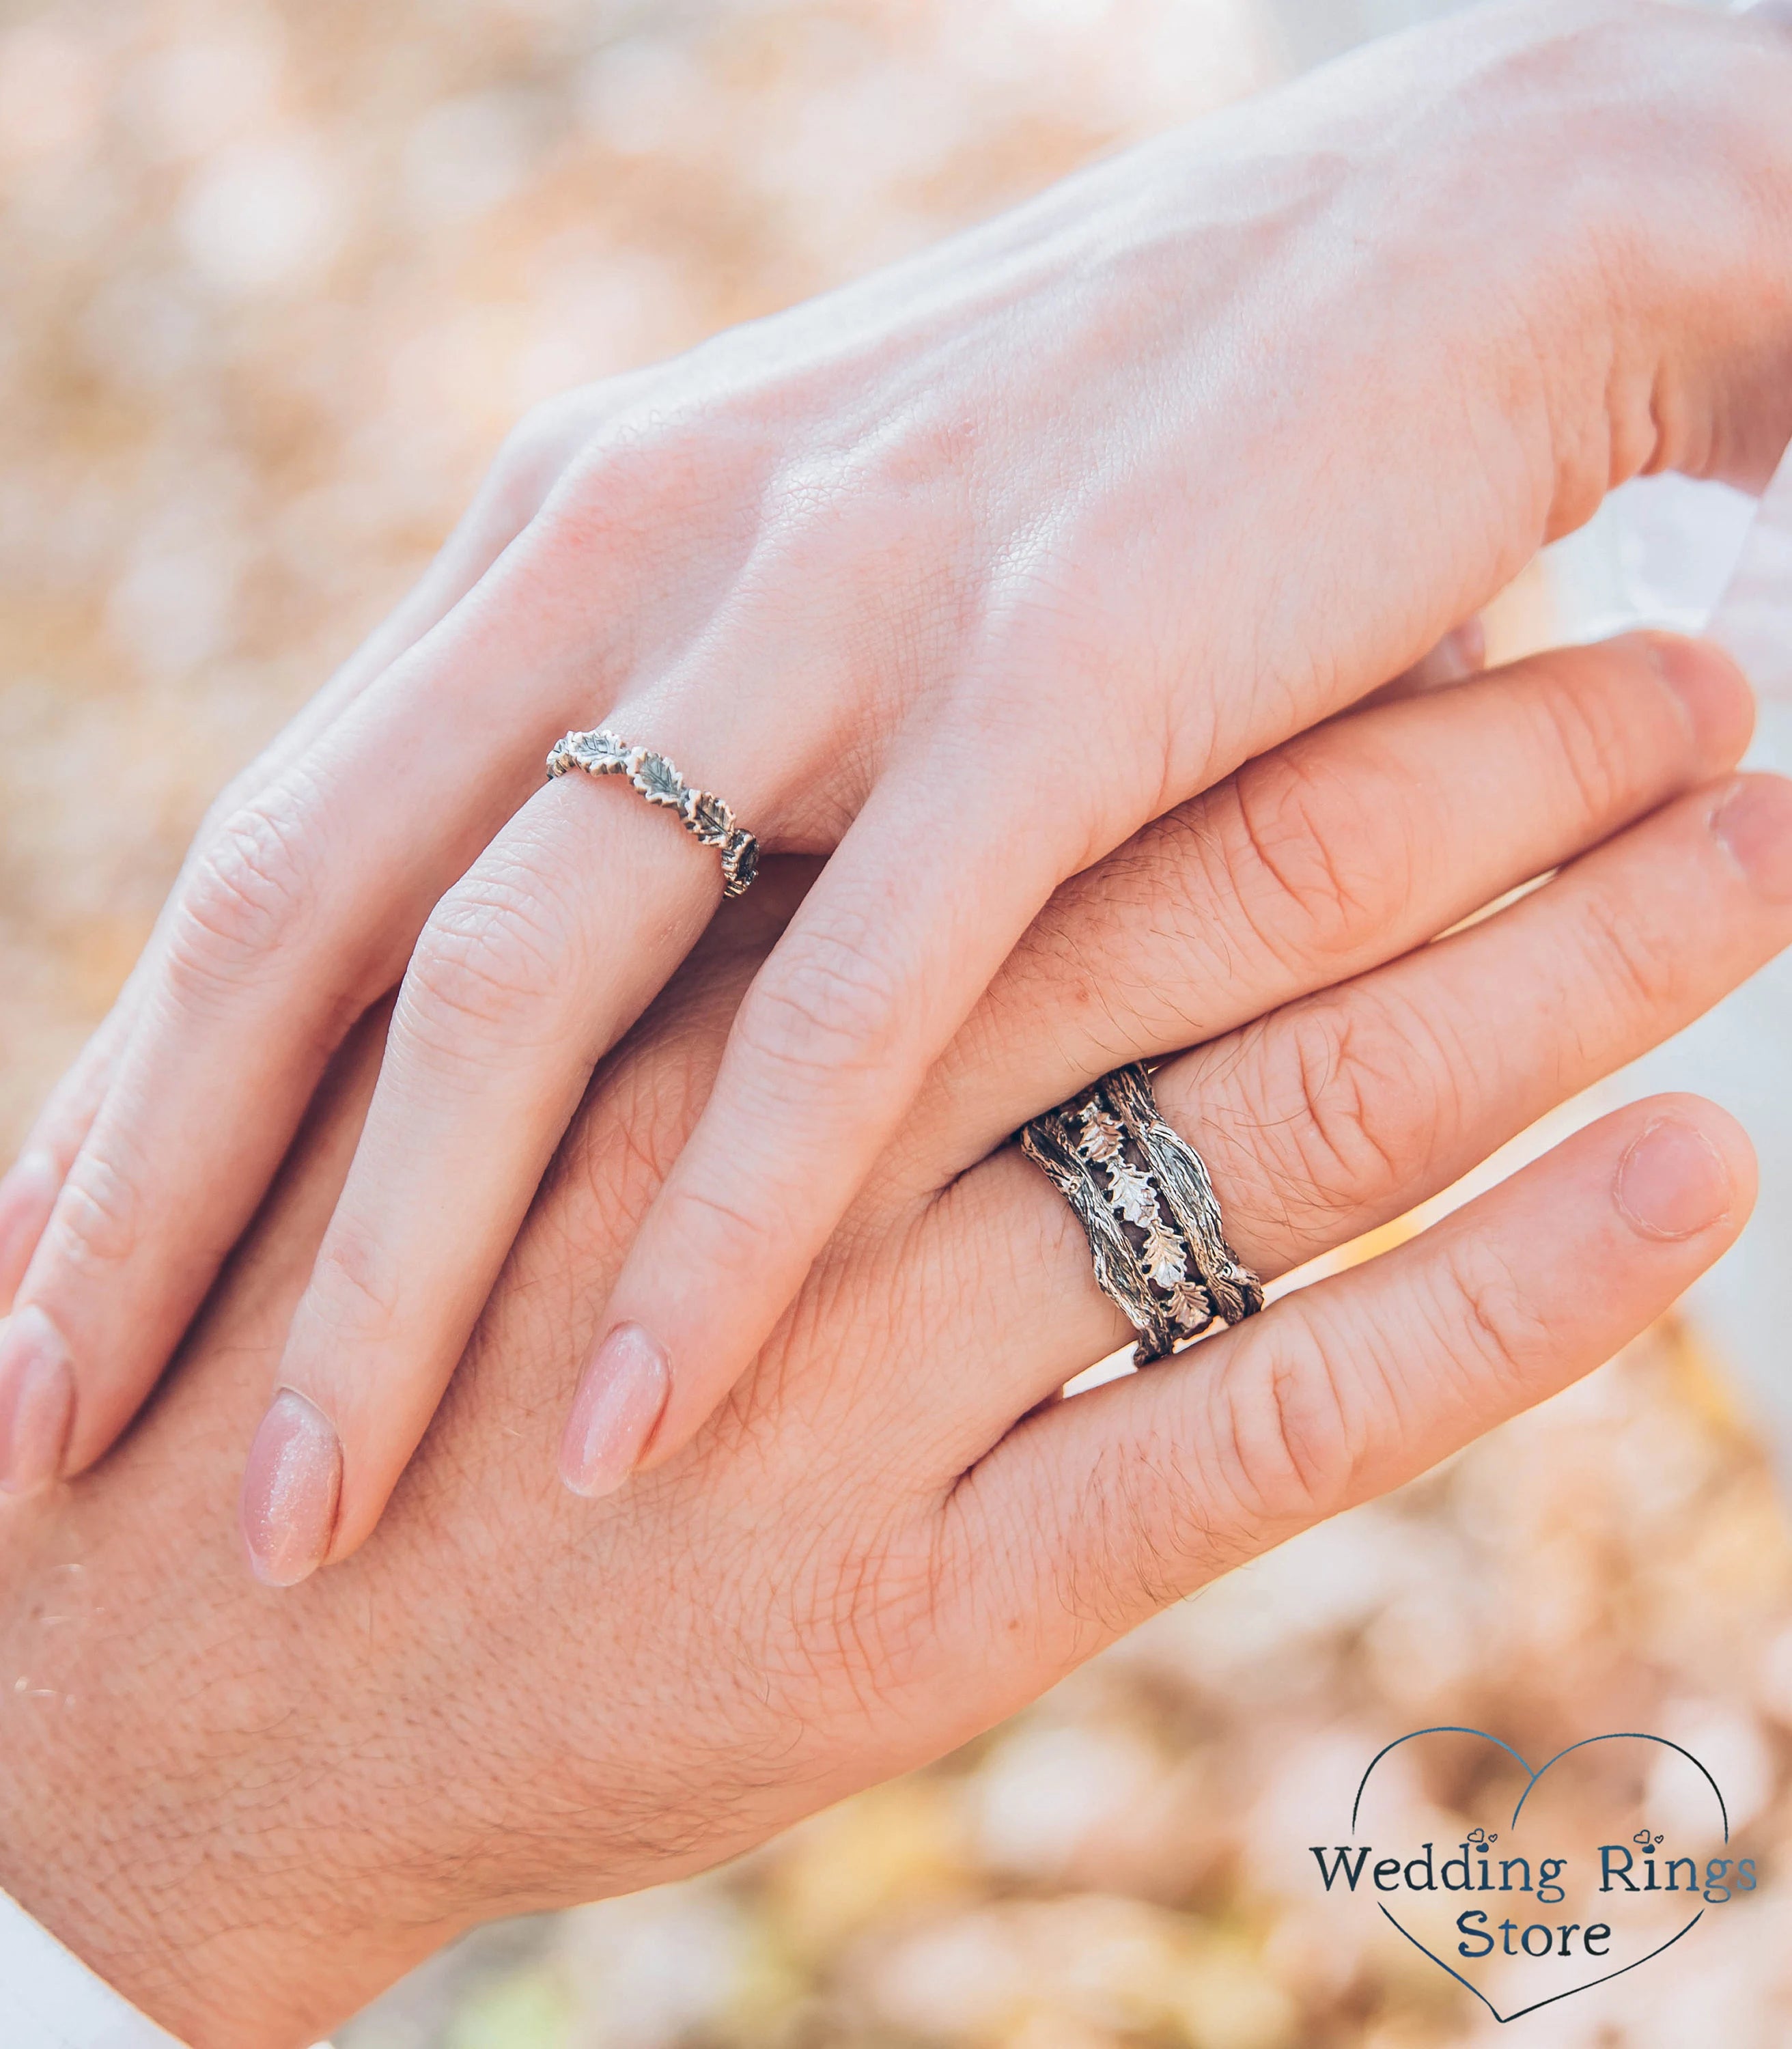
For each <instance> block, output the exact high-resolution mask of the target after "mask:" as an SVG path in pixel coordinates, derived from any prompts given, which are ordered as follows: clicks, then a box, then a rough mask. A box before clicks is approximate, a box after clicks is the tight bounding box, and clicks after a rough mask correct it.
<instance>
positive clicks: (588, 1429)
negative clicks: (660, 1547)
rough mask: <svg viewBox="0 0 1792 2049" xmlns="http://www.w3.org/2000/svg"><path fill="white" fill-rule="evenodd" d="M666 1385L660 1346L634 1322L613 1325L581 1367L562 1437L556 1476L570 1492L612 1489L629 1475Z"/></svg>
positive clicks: (668, 1373)
mask: <svg viewBox="0 0 1792 2049" xmlns="http://www.w3.org/2000/svg"><path fill="white" fill-rule="evenodd" d="M671 1384H672V1374H671V1366H670V1365H669V1364H668V1363H667V1357H666V1355H665V1353H664V1352H663V1351H661V1350H660V1348H659V1346H658V1345H657V1344H655V1343H654V1341H653V1339H651V1337H649V1336H648V1335H647V1332H645V1331H644V1330H643V1329H642V1328H641V1327H640V1325H639V1324H617V1325H616V1328H615V1329H614V1330H613V1331H612V1332H610V1334H609V1336H608V1337H607V1338H605V1339H604V1342H603V1343H601V1345H600V1346H599V1347H597V1357H596V1358H595V1359H593V1360H592V1362H591V1363H590V1365H589V1366H588V1367H586V1368H585V1378H583V1379H582V1380H581V1381H580V1382H579V1391H578V1393H577V1394H576V1395H575V1396H574V1397H573V1413H572V1414H571V1415H570V1416H569V1417H567V1419H566V1436H565V1437H563V1438H562V1440H561V1444H560V1477H561V1478H562V1479H563V1480H564V1481H565V1482H566V1484H567V1486H568V1487H570V1488H571V1489H572V1490H573V1493H574V1494H583V1495H601V1494H613V1493H614V1492H615V1491H616V1489H617V1488H618V1487H620V1486H621V1484H622V1483H623V1482H624V1480H625V1479H628V1476H629V1475H630V1474H631V1473H632V1472H633V1471H634V1470H635V1468H636V1464H637V1463H638V1462H639V1459H640V1456H641V1452H642V1450H643V1448H644V1447H645V1445H646V1444H647V1439H648V1438H649V1437H651V1436H652V1435H653V1428H654V1425H655V1424H656V1423H657V1422H658V1421H659V1418H660V1413H661V1412H662V1411H663V1409H664V1408H665V1406H666V1397H667V1393H668V1391H669V1390H670V1389H671Z"/></svg>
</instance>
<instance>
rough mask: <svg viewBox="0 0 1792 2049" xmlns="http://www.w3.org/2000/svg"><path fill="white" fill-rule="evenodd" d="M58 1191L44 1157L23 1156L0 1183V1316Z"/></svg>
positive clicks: (55, 1174) (52, 1170) (59, 1183)
mask: <svg viewBox="0 0 1792 2049" xmlns="http://www.w3.org/2000/svg"><path fill="white" fill-rule="evenodd" d="M61 1189H62V1176H61V1174H60V1172H59V1171H58V1169H57V1167H56V1161H54V1160H53V1159H52V1157H50V1155H49V1153H25V1155H24V1156H23V1157H21V1159H19V1160H18V1161H16V1162H15V1163H14V1165H13V1167H12V1168H11V1169H10V1172H8V1173H7V1175H6V1178H5V1180H0V1315H4V1314H5V1312H6V1311H7V1310H8V1309H10V1308H11V1307H12V1305H13V1297H14V1296H15V1295H16V1294H17V1293H18V1284H19V1283H20V1281H22V1280H23V1279H24V1278H25V1268H26V1267H28V1266H29V1265H30V1264H31V1255H32V1254H33V1253H34V1252H35V1251H36V1250H37V1241H38V1239H39V1238H41V1237H42V1236H43V1234H44V1227H45V1224H47V1223H49V1220H50V1211H52V1210H53V1209H54V1208H55V1207H56V1197H57V1196H58V1195H59V1194H60V1192H61Z"/></svg>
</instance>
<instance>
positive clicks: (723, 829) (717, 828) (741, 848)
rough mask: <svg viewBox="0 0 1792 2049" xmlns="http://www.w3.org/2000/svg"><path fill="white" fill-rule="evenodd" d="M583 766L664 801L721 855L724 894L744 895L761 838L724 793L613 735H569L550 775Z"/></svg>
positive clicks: (558, 746) (559, 745)
mask: <svg viewBox="0 0 1792 2049" xmlns="http://www.w3.org/2000/svg"><path fill="white" fill-rule="evenodd" d="M573 768H582V769H583V770H584V771H585V773H586V775H588V776H627V777H628V780H629V781H630V782H631V783H633V784H634V786H635V787H636V789H637V790H639V791H640V793H641V795H643V797H645V798H646V799H647V802H648V803H650V804H663V805H665V806H666V807H667V809H668V810H670V811H675V812H676V813H677V814H678V822H679V824H681V825H682V826H683V827H684V829H685V830H686V832H687V833H689V834H690V836H691V838H693V839H694V840H699V841H701V842H702V844H703V845H704V846H713V848H715V850H716V851H717V853H719V854H720V855H721V884H722V887H721V893H722V895H723V896H725V897H726V896H745V894H746V893H747V892H748V889H749V888H751V887H752V880H753V877H755V876H756V875H757V874H758V873H759V842H758V841H757V840H756V839H755V838H753V836H752V834H751V833H750V832H748V831H747V830H744V827H742V826H738V825H737V824H736V823H735V822H734V814H733V811H730V810H729V807H727V805H726V804H725V803H723V802H722V800H721V798H720V797H712V796H711V795H709V792H708V791H706V790H698V789H694V788H693V787H691V785H690V783H687V782H686V780H685V779H684V778H683V776H681V775H680V774H679V773H678V770H677V769H676V768H674V767H673V766H672V764H671V762H670V761H668V760H667V758H666V756H664V755H663V754H655V752H653V750H652V749H651V748H647V747H632V746H631V745H629V743H628V741H626V740H624V739H623V738H622V737H621V735H620V733H604V732H598V733H568V734H567V735H566V738H565V739H564V740H559V741H555V742H554V751H553V752H551V753H550V755H549V756H548V757H547V772H548V773H549V775H550V776H564V775H566V773H567V772H568V771H569V769H573Z"/></svg>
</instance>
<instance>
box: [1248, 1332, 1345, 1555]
mask: <svg viewBox="0 0 1792 2049" xmlns="http://www.w3.org/2000/svg"><path fill="white" fill-rule="evenodd" d="M1345 1372H1346V1369H1345V1368H1344V1367H1343V1365H1342V1363H1341V1362H1340V1361H1339V1359H1338V1358H1337V1357H1336V1355H1335V1352H1334V1350H1333V1348H1332V1347H1331V1346H1329V1345H1328V1344H1327V1343H1326V1342H1325V1339H1324V1336H1323V1335H1322V1334H1321V1333H1320V1332H1319V1331H1318V1330H1316V1328H1314V1326H1313V1325H1312V1323H1310V1322H1308V1321H1306V1320H1300V1319H1290V1320H1289V1322H1288V1324H1286V1326H1285V1328H1283V1330H1282V1331H1281V1333H1280V1335H1279V1336H1277V1337H1276V1338H1275V1339H1273V1341H1272V1343H1271V1347H1270V1356H1269V1359H1268V1361H1267V1362H1266V1363H1265V1370H1264V1371H1263V1372H1262V1374H1261V1375H1256V1376H1252V1377H1250V1378H1248V1379H1241V1380H1238V1381H1234V1382H1232V1383H1229V1386H1228V1388H1227V1391H1226V1401H1225V1402H1224V1405H1223V1414H1222V1418H1221V1426H1220V1429H1219V1456H1220V1459H1221V1462H1222V1467H1223V1471H1224V1472H1225V1474H1226V1479H1227V1483H1228V1489H1229V1491H1230V1494H1231V1495H1232V1497H1233V1499H1234V1501H1235V1503H1237V1506H1238V1510H1239V1511H1240V1514H1241V1518H1242V1521H1243V1522H1244V1524H1245V1525H1246V1527H1247V1528H1249V1529H1250V1530H1252V1531H1253V1532H1254V1538H1255V1541H1254V1545H1253V1548H1254V1549H1260V1548H1261V1542H1262V1541H1263V1539H1264V1538H1265V1537H1268V1536H1270V1535H1273V1533H1275V1532H1277V1531H1278V1530H1289V1529H1292V1528H1293V1527H1295V1526H1299V1525H1302V1524H1305V1523H1308V1522H1319V1521H1321V1520H1323V1519H1324V1518H1325V1517H1327V1516H1328V1515H1331V1514H1335V1512H1336V1511H1337V1510H1338V1509H1339V1507H1342V1506H1343V1503H1344V1501H1345V1499H1347V1496H1348V1495H1349V1493H1350V1491H1351V1485H1352V1483H1353V1480H1354V1477H1355V1472H1356V1470H1357V1466H1358V1460H1359V1447H1358V1444H1357V1441H1356V1440H1357V1431H1356V1428H1355V1421H1354V1418H1353V1413H1352V1409H1351V1404H1350V1402H1348V1400H1347V1397H1346V1394H1345V1387H1346V1380H1345V1377H1344V1376H1345Z"/></svg>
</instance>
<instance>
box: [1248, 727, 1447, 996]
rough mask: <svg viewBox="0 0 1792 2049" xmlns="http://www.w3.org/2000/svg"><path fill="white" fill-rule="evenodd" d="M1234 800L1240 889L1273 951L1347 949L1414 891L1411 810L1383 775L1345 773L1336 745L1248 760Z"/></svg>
mask: <svg viewBox="0 0 1792 2049" xmlns="http://www.w3.org/2000/svg"><path fill="white" fill-rule="evenodd" d="M1233 797H1234V805H1235V807H1236V817H1237V823H1238V830H1237V831H1235V832H1234V833H1231V834H1226V849H1227V861H1226V865H1227V869H1228V871H1229V881H1230V886H1231V890H1232V893H1233V896H1234V898H1235V900H1236V901H1237V903H1238V907H1239V909H1240V911H1241V912H1242V913H1243V915H1244V916H1245V917H1246V919H1247V920H1249V921H1250V924H1251V926H1252V927H1253V929H1254V931H1256V933H1257V935H1258V938H1259V939H1261V941H1262V942H1263V943H1264V944H1265V947H1267V948H1268V949H1269V951H1270V953H1271V955H1273V958H1277V959H1278V960H1288V959H1296V960H1300V961H1302V962H1310V961H1311V960H1312V959H1313V958H1315V957H1318V958H1320V959H1327V958H1331V957H1334V956H1335V955H1339V954H1341V953H1344V952H1347V951H1349V950H1350V949H1351V947H1355V946H1357V945H1359V944H1360V943H1361V942H1362V938H1363V935H1365V934H1366V933H1369V932H1373V931H1376V930H1378V928H1379V927H1380V926H1381V925H1382V924H1383V923H1385V922H1386V920H1387V918H1388V917H1389V916H1390V915H1391V913H1392V912H1393V911H1394V909H1395V908H1397V906H1399V905H1400V904H1403V903H1405V900H1407V898H1408V897H1409V895H1410V894H1411V891H1412V885H1413V881H1414V876H1413V848H1412V845H1411V842H1410V839H1409V836H1408V835H1406V834H1404V833H1402V832H1401V831H1399V830H1397V829H1396V828H1397V826H1398V825H1399V823H1400V822H1401V819H1402V818H1403V817H1404V815H1405V814H1404V811H1403V810H1402V808H1401V806H1400V805H1399V804H1398V803H1389V802H1387V801H1386V786H1385V783H1383V781H1382V779H1381V778H1380V777H1375V776H1371V777H1368V778H1364V777H1362V776H1351V775H1350V774H1347V773H1343V772H1340V770H1339V764H1337V763H1335V762H1332V761H1331V760H1330V754H1329V750H1327V749H1324V748H1319V747H1316V746H1311V745H1308V746H1296V747H1293V748H1287V749H1285V750H1284V751H1283V752H1281V753H1279V754H1275V755H1270V756H1265V757H1264V758H1263V759H1261V760H1257V761H1254V762H1250V763H1248V764H1246V766H1245V767H1244V768H1242V769H1240V770H1239V772H1238V775H1237V776H1235V777H1234V779H1233Z"/></svg>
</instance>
